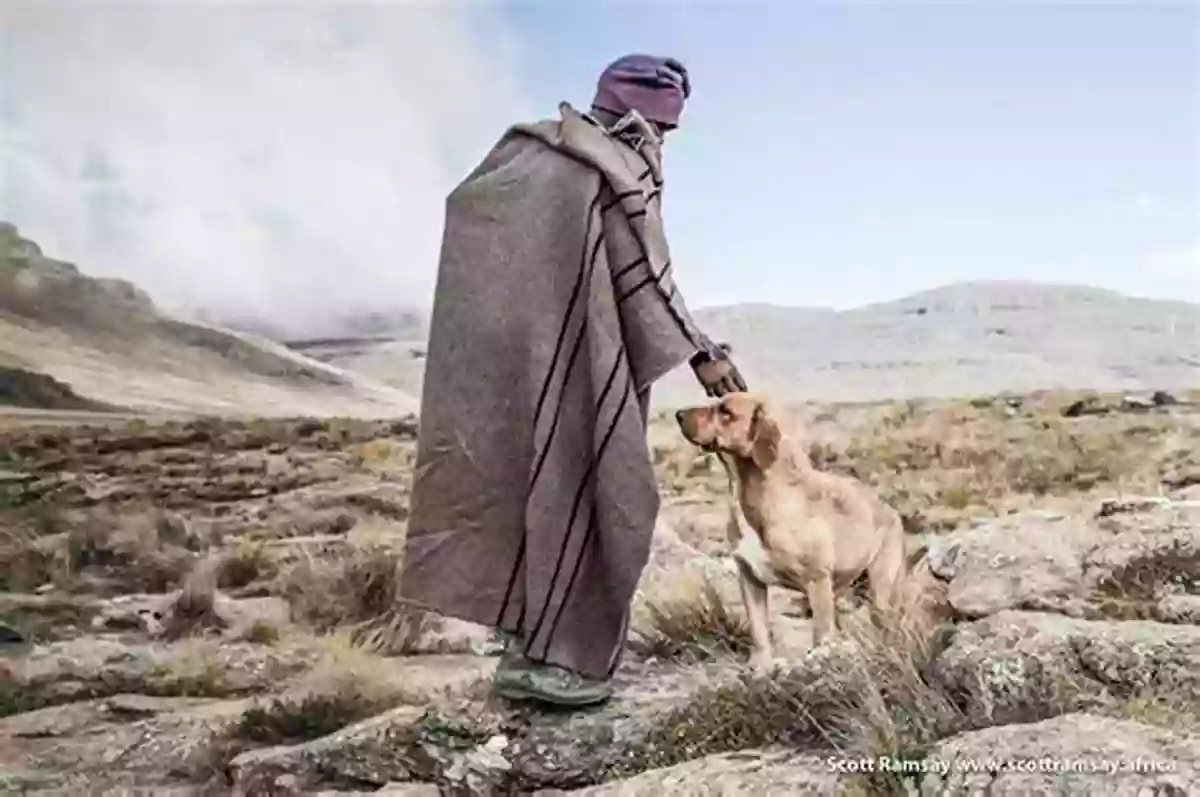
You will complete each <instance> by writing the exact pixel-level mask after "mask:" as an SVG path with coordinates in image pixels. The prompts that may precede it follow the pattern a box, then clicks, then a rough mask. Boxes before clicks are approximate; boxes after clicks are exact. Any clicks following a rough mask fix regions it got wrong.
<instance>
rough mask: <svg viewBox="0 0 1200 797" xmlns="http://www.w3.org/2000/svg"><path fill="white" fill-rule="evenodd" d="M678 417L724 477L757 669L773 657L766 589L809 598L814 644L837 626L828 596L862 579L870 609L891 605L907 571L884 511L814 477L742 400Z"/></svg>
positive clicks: (853, 487) (736, 396)
mask: <svg viewBox="0 0 1200 797" xmlns="http://www.w3.org/2000/svg"><path fill="white" fill-rule="evenodd" d="M675 417H676V420H677V421H678V422H679V427H680V429H681V430H682V431H683V435H684V437H686V438H687V439H688V440H689V441H690V442H692V443H694V444H695V445H698V446H700V447H701V448H703V449H705V450H707V451H711V452H715V453H717V454H718V455H719V456H720V458H721V461H722V463H723V464H724V465H725V469H726V471H727V472H728V473H729V484H730V491H731V492H732V494H733V498H734V500H733V506H732V507H731V516H730V522H729V537H730V542H731V543H732V544H733V545H734V546H735V550H734V553H733V556H734V559H735V560H736V561H737V563H738V573H739V581H740V584H741V592H742V599H743V601H745V604H746V614H747V616H748V617H749V621H750V631H751V635H752V636H753V639H754V648H755V649H754V653H753V659H752V660H753V662H754V664H755V665H756V666H759V667H765V666H768V665H769V664H770V662H771V659H772V656H773V654H772V650H771V635H770V628H769V625H768V619H767V618H768V613H767V587H768V586H771V585H778V586H784V587H788V588H790V589H795V590H802V591H803V592H805V593H806V594H807V595H808V602H809V605H810V606H811V607H812V615H813V642H814V644H820V643H821V642H822V641H824V640H825V639H826V638H828V637H829V636H830V635H831V634H832V633H833V632H834V630H835V628H836V625H837V621H836V610H835V606H834V593H835V591H840V590H842V589H845V588H847V587H848V586H849V585H850V584H851V583H852V582H853V581H854V580H855V579H856V578H858V577H859V576H860V575H861V574H862V573H863V572H866V573H867V577H868V578H869V579H870V588H871V602H872V604H873V606H874V607H875V609H877V610H887V609H889V608H891V607H892V606H893V605H895V603H896V601H897V600H898V599H899V598H900V594H901V589H902V583H903V578H904V574H905V571H906V567H905V550H904V530H903V527H902V525H901V523H900V517H899V515H897V514H896V512H895V511H894V510H893V509H892V508H891V507H889V506H887V505H886V504H885V503H883V502H882V501H881V500H880V499H879V498H878V497H877V496H876V495H875V494H874V493H872V492H871V491H870V490H869V489H868V488H867V487H866V486H865V485H864V484H862V483H861V482H858V481H855V480H854V479H850V478H846V477H843V476H837V475H834V474H829V473H823V472H820V471H818V470H816V469H815V468H814V467H813V466H812V462H811V460H810V459H809V457H808V455H807V453H806V452H803V451H799V450H795V448H794V447H793V446H791V445H789V442H788V440H787V439H786V438H785V437H784V435H783V433H782V431H781V429H780V427H779V424H777V423H776V422H775V420H774V419H772V418H771V416H770V413H769V411H768V410H767V408H766V406H765V405H764V403H763V402H762V401H761V400H760V399H757V398H755V397H753V396H751V395H749V394H746V393H730V394H728V395H726V396H725V397H724V398H722V399H721V400H720V401H718V402H716V403H715V404H712V405H710V406H705V407H692V408H689V409H684V410H680V411H679V412H677V413H676V414H675Z"/></svg>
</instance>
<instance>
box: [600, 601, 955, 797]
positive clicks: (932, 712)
mask: <svg viewBox="0 0 1200 797" xmlns="http://www.w3.org/2000/svg"><path fill="white" fill-rule="evenodd" d="M919 627H920V625H919V624H917V623H913V622H910V621H909V619H908V618H906V617H903V616H901V617H897V618H891V619H890V621H889V622H888V623H887V627H886V628H880V627H877V626H875V625H873V624H870V623H866V622H858V623H848V627H847V629H846V630H845V631H844V632H843V633H842V634H840V635H839V636H838V637H837V638H835V639H834V640H833V641H831V642H830V643H828V644H827V645H823V646H822V647H821V648H818V649H815V650H813V651H812V652H810V653H809V655H808V656H807V657H806V658H805V659H804V660H802V661H799V662H796V663H795V665H793V666H791V667H788V668H784V669H780V670H778V671H776V672H775V673H773V674H770V675H767V674H760V673H743V674H742V675H740V676H739V677H738V678H736V679H735V680H733V681H731V682H727V683H724V684H720V685H716V686H712V687H709V688H707V689H705V690H702V691H701V692H699V693H697V694H696V695H695V696H694V697H693V698H692V699H691V700H690V701H689V702H688V703H687V704H685V705H683V706H681V707H680V708H679V709H677V710H676V711H674V712H672V713H671V714H670V715H668V716H666V717H664V718H663V721H662V722H661V723H659V725H658V727H657V728H656V729H654V730H653V731H651V733H650V734H649V735H648V737H647V739H646V743H645V744H644V747H643V750H642V753H641V754H640V755H638V756H636V757H635V760H634V761H632V762H626V763H624V764H622V765H620V766H619V767H618V769H619V771H618V772H614V773H613V774H614V775H628V774H632V773H634V772H640V771H645V770H646V769H652V768H658V767H666V766H671V765H673V764H677V763H680V762H683V761H686V760H690V759H694V758H698V757H701V756H705V755H711V754H715V753H722V752H730V751H736V750H745V749H750V748H758V747H770V746H773V745H780V744H783V745H791V746H804V747H806V748H808V749H822V748H823V749H827V750H829V751H831V752H840V753H842V754H844V755H846V756H855V757H859V756H864V757H873V756H880V755H888V756H891V757H893V758H898V759H909V760H920V759H921V758H923V757H924V756H925V755H926V754H927V752H928V750H929V749H930V748H931V747H932V745H933V744H934V743H935V742H936V741H937V740H938V739H941V738H944V737H945V736H947V735H950V734H952V733H955V732H957V731H958V730H961V729H963V728H964V727H965V722H966V721H965V718H964V716H963V715H962V714H961V712H960V711H959V710H958V708H957V707H956V705H955V703H954V701H953V700H952V698H951V696H950V695H948V694H946V693H945V692H944V690H943V689H942V688H941V687H940V686H939V685H938V684H937V683H936V682H935V681H933V680H932V679H931V678H930V677H929V676H928V670H929V667H928V665H929V663H930V662H931V661H932V660H933V658H934V656H935V655H936V654H937V652H938V651H939V650H940V649H941V647H942V645H943V644H944V635H943V634H941V633H938V634H933V635H925V634H922V633H920V632H919V631H918V630H917V629H918V628H919ZM868 777H869V782H867V783H864V784H863V785H864V787H865V788H867V789H868V791H869V792H870V793H878V794H894V793H904V792H903V787H904V784H903V783H900V782H899V781H895V782H893V781H892V780H891V778H892V777H893V776H891V775H890V774H888V773H879V774H873V775H870V776H868ZM898 790H899V791H898Z"/></svg>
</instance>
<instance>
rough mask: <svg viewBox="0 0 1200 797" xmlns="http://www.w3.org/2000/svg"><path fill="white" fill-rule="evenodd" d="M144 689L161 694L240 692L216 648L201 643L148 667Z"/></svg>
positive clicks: (206, 694) (193, 695)
mask: <svg viewBox="0 0 1200 797" xmlns="http://www.w3.org/2000/svg"><path fill="white" fill-rule="evenodd" d="M141 691H142V692H143V693H145V694H147V695H156V696H159V697H230V696H232V695H234V694H236V693H237V689H236V688H235V687H234V685H233V684H232V683H231V681H230V678H229V675H228V673H227V672H226V670H225V667H224V666H223V665H222V664H221V661H220V659H218V657H217V654H216V650H215V648H213V647H212V646H209V645H201V644H197V645H194V646H192V647H188V648H186V649H184V650H183V651H181V652H180V653H179V654H178V655H175V656H173V657H172V658H170V659H169V660H167V661H162V662H159V663H158V664H156V665H154V666H153V667H151V668H150V669H149V670H147V672H146V675H145V677H144V683H143V684H142V689H141Z"/></svg>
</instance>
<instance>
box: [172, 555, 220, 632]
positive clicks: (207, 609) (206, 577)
mask: <svg viewBox="0 0 1200 797" xmlns="http://www.w3.org/2000/svg"><path fill="white" fill-rule="evenodd" d="M220 566H221V562H220V560H219V559H215V558H209V559H205V560H202V561H201V562H200V563H199V564H197V565H196V569H195V570H193V571H192V572H191V574H190V575H189V576H188V577H187V579H186V580H185V581H184V583H183V588H182V589H181V590H180V591H179V595H178V596H176V598H175V600H174V601H172V602H171V605H170V606H169V607H168V608H167V611H166V613H165V617H164V620H163V636H164V637H165V638H166V639H180V638H181V637H185V636H191V635H193V634H203V633H204V632H206V631H210V630H223V629H224V628H225V627H226V622H225V620H224V619H222V617H221V616H220V615H219V614H218V613H217V606H216V604H217V573H218V570H219V569H220Z"/></svg>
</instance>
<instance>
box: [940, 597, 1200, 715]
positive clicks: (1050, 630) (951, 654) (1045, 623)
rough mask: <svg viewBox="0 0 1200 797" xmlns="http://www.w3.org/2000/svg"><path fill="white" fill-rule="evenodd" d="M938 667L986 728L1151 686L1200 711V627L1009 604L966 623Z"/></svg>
mask: <svg viewBox="0 0 1200 797" xmlns="http://www.w3.org/2000/svg"><path fill="white" fill-rule="evenodd" d="M933 673H934V678H935V679H936V680H937V681H938V682H939V683H940V684H941V685H942V686H943V687H944V688H945V689H946V690H947V691H948V692H950V693H951V694H953V695H955V696H956V698H957V699H958V700H959V701H960V703H961V705H962V707H963V710H964V711H965V712H966V713H967V714H968V716H969V717H970V718H971V720H972V722H973V723H974V724H976V725H979V726H983V725H997V724H1004V723H1009V722H1028V721H1029V720H1031V719H1042V718H1045V717H1048V716H1051V715H1053V714H1054V713H1059V712H1061V711H1063V710H1064V707H1068V708H1069V707H1079V706H1086V705H1091V704H1096V703H1105V702H1111V701H1113V700H1117V699H1121V698H1129V697H1132V696H1135V695H1139V694H1147V693H1149V694H1154V693H1158V694H1162V695H1167V696H1171V697H1172V698H1173V699H1175V700H1177V701H1179V702H1180V703H1182V704H1183V707H1185V708H1189V709H1194V710H1200V628H1197V627H1193V626H1179V625H1167V624H1164V623H1153V622H1110V621H1089V620H1076V619H1073V618H1069V617H1063V616H1059V615H1053V614H1042V613H1037V612H1015V611H1003V612H999V613H997V614H995V615H993V616H991V617H988V618H986V619H984V620H979V621H978V622H975V623H971V624H970V625H966V626H964V627H961V628H959V629H958V630H957V632H956V633H955V634H954V639H953V642H952V643H951V644H950V646H949V647H948V648H947V649H946V650H945V651H943V652H942V654H941V655H940V656H939V657H938V659H937V661H936V662H935V663H934V664H933Z"/></svg>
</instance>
